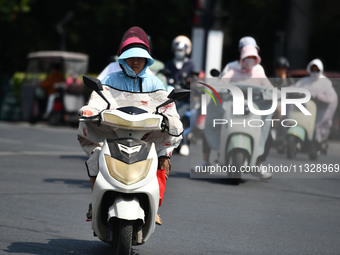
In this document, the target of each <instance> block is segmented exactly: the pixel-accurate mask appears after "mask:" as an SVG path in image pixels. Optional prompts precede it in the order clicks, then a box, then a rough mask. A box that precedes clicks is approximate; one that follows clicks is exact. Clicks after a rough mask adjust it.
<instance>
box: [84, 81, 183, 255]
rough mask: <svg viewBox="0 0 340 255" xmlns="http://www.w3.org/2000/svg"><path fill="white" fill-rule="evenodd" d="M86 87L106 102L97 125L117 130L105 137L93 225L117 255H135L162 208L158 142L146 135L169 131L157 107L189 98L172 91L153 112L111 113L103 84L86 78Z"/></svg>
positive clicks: (124, 110) (122, 110)
mask: <svg viewBox="0 0 340 255" xmlns="http://www.w3.org/2000/svg"><path fill="white" fill-rule="evenodd" d="M84 83H85V85H87V86H88V87H90V88H92V89H93V90H95V91H96V92H97V93H98V94H99V95H100V96H101V97H102V98H103V99H104V100H105V101H106V102H107V103H108V108H107V110H103V111H102V112H101V113H100V115H99V116H98V117H96V118H95V119H93V118H91V119H85V118H82V119H81V120H80V121H92V122H95V123H94V124H95V125H98V128H99V129H100V127H101V126H106V127H107V126H109V127H112V130H113V132H115V133H116V134H117V138H114V139H106V140H105V141H104V146H103V148H102V150H101V152H100V155H99V173H98V175H97V178H96V182H95V184H94V188H93V196H92V227H93V230H94V233H95V235H96V236H98V238H99V239H101V240H102V241H104V242H107V243H109V244H111V245H112V246H113V247H114V250H115V254H131V252H132V249H131V246H132V245H140V244H143V243H145V242H146V241H147V240H148V239H149V238H150V236H151V234H152V233H153V231H154V230H155V220H156V215H157V211H158V207H159V198H160V194H159V183H158V180H157V164H158V157H157V153H156V149H155V144H154V143H151V142H145V141H143V140H142V137H143V136H144V135H145V134H146V133H149V132H151V131H159V130H161V129H163V128H166V123H165V122H164V120H163V116H162V115H161V114H159V113H158V109H159V108H160V107H163V106H165V105H167V104H169V103H172V102H174V101H175V100H179V99H181V98H183V97H185V96H187V95H188V91H187V90H173V91H172V92H171V93H170V94H169V96H168V98H169V100H167V101H166V102H164V103H163V104H161V105H160V106H158V107H157V108H156V112H155V113H154V114H153V113H148V112H146V111H145V110H143V109H140V108H137V107H123V108H118V109H116V110H108V109H109V107H110V104H109V102H108V100H107V99H106V98H105V97H104V95H103V94H102V92H101V90H103V88H102V84H101V83H100V81H99V80H97V79H95V78H92V77H88V76H84Z"/></svg>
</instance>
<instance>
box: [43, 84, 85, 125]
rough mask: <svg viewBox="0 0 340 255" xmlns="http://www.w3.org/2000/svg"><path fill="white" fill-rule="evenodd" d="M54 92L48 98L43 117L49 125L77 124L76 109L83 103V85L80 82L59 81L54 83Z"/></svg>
mask: <svg viewBox="0 0 340 255" xmlns="http://www.w3.org/2000/svg"><path fill="white" fill-rule="evenodd" d="M55 90H56V93H54V94H52V95H50V96H49V98H48V102H47V109H46V112H45V114H44V117H45V118H46V119H47V121H48V124H49V125H51V126H59V125H61V124H70V125H72V126H74V125H77V124H78V122H79V117H78V110H79V109H80V107H82V106H83V105H84V103H85V96H84V86H83V84H82V83H80V84H78V83H76V82H71V83H69V84H67V82H66V83H65V82H61V83H56V84H55Z"/></svg>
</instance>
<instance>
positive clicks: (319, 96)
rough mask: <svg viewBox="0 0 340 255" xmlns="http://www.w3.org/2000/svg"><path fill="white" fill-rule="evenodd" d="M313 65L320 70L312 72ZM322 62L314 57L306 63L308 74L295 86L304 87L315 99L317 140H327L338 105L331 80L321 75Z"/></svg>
mask: <svg viewBox="0 0 340 255" xmlns="http://www.w3.org/2000/svg"><path fill="white" fill-rule="evenodd" d="M313 65H315V66H317V67H318V68H319V70H320V72H314V73H313V72H312V71H311V67H312V66H313ZM323 70H324V67H323V64H322V62H321V60H320V59H314V60H312V61H311V62H309V64H308V65H307V71H308V73H310V76H308V77H304V78H302V79H301V80H299V81H298V82H297V83H296V84H295V86H297V87H300V88H306V89H308V90H309V91H310V93H311V95H312V99H316V104H317V116H316V121H315V139H316V140H317V141H318V142H322V141H325V140H327V138H328V135H329V133H330V128H331V126H332V119H333V115H334V113H335V110H336V108H337V106H338V96H337V94H336V91H335V90H334V88H333V86H332V82H331V80H330V79H328V78H327V77H326V76H325V75H323Z"/></svg>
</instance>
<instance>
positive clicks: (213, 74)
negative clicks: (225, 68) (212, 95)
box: [210, 68, 221, 77]
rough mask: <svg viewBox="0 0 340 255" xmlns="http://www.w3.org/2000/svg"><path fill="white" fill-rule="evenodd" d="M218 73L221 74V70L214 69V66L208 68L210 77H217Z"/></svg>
mask: <svg viewBox="0 0 340 255" xmlns="http://www.w3.org/2000/svg"><path fill="white" fill-rule="evenodd" d="M220 74H221V72H220V71H218V70H217V69H215V68H214V69H211V70H210V75H211V76H212V77H218V76H220Z"/></svg>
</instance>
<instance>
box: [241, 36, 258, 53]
mask: <svg viewBox="0 0 340 255" xmlns="http://www.w3.org/2000/svg"><path fill="white" fill-rule="evenodd" d="M247 45H251V46H253V47H255V48H256V49H257V50H258V51H259V50H260V47H259V46H258V45H257V43H256V41H255V39H254V38H253V37H251V36H245V37H242V38H241V39H240V41H239V43H238V47H239V48H243V47H245V46H247Z"/></svg>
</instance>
